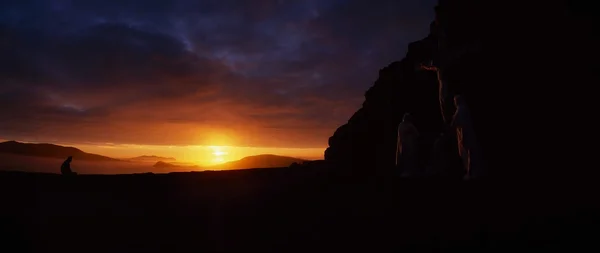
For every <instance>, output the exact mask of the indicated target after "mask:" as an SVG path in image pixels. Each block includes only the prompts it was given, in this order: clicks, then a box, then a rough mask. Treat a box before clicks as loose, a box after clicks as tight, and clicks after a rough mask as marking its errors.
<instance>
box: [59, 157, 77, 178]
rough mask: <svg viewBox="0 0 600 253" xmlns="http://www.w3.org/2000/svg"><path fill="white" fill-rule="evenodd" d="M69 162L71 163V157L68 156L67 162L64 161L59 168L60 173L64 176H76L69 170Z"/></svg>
mask: <svg viewBox="0 0 600 253" xmlns="http://www.w3.org/2000/svg"><path fill="white" fill-rule="evenodd" d="M71 161H73V157H72V156H69V157H68V158H67V160H65V161H64V162H63V163H62V165H61V166H60V173H61V174H63V175H65V176H74V175H77V173H75V172H73V171H72V170H71Z"/></svg>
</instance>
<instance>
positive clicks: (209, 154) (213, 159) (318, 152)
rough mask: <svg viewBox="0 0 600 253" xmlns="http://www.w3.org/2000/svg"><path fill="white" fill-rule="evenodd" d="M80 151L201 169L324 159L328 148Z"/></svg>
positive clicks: (105, 148) (131, 146)
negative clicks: (167, 160) (274, 158)
mask: <svg viewBox="0 0 600 253" xmlns="http://www.w3.org/2000/svg"><path fill="white" fill-rule="evenodd" d="M76 147H77V148H79V149H81V150H83V151H85V152H88V153H94V154H99V155H106V156H109V157H114V158H131V157H136V156H142V155H156V156H162V157H173V158H175V159H177V161H178V162H186V163H193V164H196V165H200V166H206V165H214V164H219V163H223V162H228V161H235V160H239V159H242V158H244V157H246V156H252V155H260V154H274V155H282V156H291V157H298V158H306V159H322V158H323V151H324V150H325V148H266V147H234V146H199V145H198V146H193V145H190V146H161V145H134V144H117V145H111V144H105V145H78V146H76Z"/></svg>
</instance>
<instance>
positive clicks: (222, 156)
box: [209, 146, 229, 164]
mask: <svg viewBox="0 0 600 253" xmlns="http://www.w3.org/2000/svg"><path fill="white" fill-rule="evenodd" d="M209 148H210V149H211V150H212V155H213V158H212V163H213V164H220V163H224V162H227V161H228V159H227V155H228V154H229V152H227V151H226V149H227V148H226V147H224V146H209Z"/></svg>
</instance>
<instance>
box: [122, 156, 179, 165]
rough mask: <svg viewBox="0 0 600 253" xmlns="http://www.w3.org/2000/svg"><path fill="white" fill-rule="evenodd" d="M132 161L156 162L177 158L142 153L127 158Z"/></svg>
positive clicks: (173, 160) (174, 160) (172, 160)
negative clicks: (141, 154)
mask: <svg viewBox="0 0 600 253" xmlns="http://www.w3.org/2000/svg"><path fill="white" fill-rule="evenodd" d="M127 161H132V162H145V163H156V162H160V161H162V162H176V161H177V160H176V159H175V158H173V157H161V156H155V155H143V156H138V157H133V158H129V159H127Z"/></svg>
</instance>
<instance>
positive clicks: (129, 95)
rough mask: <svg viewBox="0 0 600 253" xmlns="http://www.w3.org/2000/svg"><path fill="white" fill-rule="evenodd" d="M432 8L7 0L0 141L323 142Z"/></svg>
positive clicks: (0, 42) (1, 45) (225, 0)
mask: <svg viewBox="0 0 600 253" xmlns="http://www.w3.org/2000/svg"><path fill="white" fill-rule="evenodd" d="M433 2H434V1H433V0H430V1H414V2H408V1H375V2H373V1H359V0H352V1H334V0H330V1H316V0H314V1H281V0H257V1H254V0H253V1H235V0H219V1H216V0H215V1H212V0H211V1H191V0H190V1H183V0H182V1H159V0H149V1H133V0H119V1H106V0H103V1H100V0H90V1H67V0H53V1H41V0H38V1H35V0H20V1H2V2H1V3H0V137H2V138H3V139H32V138H33V139H39V140H41V141H43V140H50V139H52V140H63V141H70V142H73V141H75V142H76V141H80V142H84V141H85V142H89V141H91V142H103V143H104V142H112V143H136V144H173V145H175V144H210V143H207V142H209V141H210V135H211V134H215V133H220V134H225V135H227V134H231V135H233V136H237V139H236V140H235V143H236V144H237V145H243V146H283V147H324V146H325V145H326V143H327V138H328V137H329V135H331V134H332V133H333V131H334V130H335V128H336V127H337V126H339V125H340V124H343V123H344V122H345V121H346V120H347V119H348V117H349V116H350V115H351V114H352V113H353V112H354V111H355V110H356V109H357V108H358V107H359V106H360V104H361V102H362V99H363V98H362V96H363V93H364V91H365V90H366V89H367V88H368V87H369V86H370V85H372V83H373V81H374V80H375V78H376V75H377V72H378V70H379V69H380V68H382V67H384V66H385V65H387V64H389V63H390V62H392V61H394V60H399V59H401V58H402V57H403V55H404V54H405V50H406V47H407V44H408V43H409V42H410V41H414V40H417V39H420V38H421V37H423V36H425V34H426V32H427V31H428V24H429V22H430V21H431V18H432V13H433V11H432V7H433Z"/></svg>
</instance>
